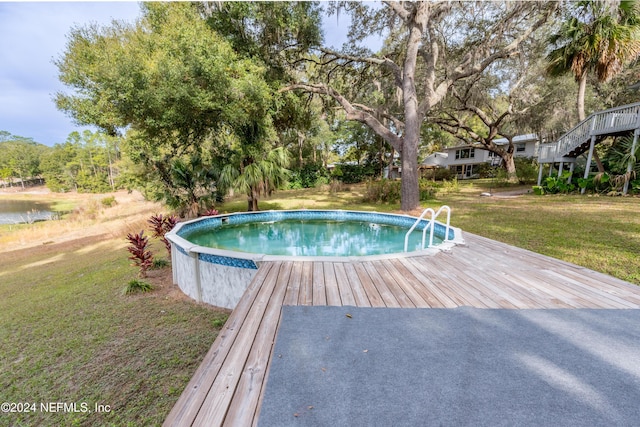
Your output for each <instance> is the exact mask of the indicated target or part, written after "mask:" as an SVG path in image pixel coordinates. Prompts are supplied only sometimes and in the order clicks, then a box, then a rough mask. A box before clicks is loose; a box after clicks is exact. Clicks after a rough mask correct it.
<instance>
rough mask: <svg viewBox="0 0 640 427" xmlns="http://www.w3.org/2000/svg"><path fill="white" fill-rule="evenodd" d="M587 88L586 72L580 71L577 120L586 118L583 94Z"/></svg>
mask: <svg viewBox="0 0 640 427" xmlns="http://www.w3.org/2000/svg"><path fill="white" fill-rule="evenodd" d="M586 90H587V72H586V71H585V72H583V73H582V77H581V78H580V85H579V86H578V101H577V105H578V121H579V122H581V121H583V120H584V119H585V118H586V115H585V113H584V94H585V91H586Z"/></svg>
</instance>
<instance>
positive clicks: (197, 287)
mask: <svg viewBox="0 0 640 427" xmlns="http://www.w3.org/2000/svg"><path fill="white" fill-rule="evenodd" d="M447 209H448V208H447ZM431 213H435V212H433V211H432V212H431ZM410 230H412V231H411V233H408V232H409V231H410ZM423 231H424V232H423ZM431 232H432V233H433V237H432V238H431ZM166 237H167V239H168V240H169V241H170V242H171V246H172V269H173V279H174V283H176V284H178V285H179V286H180V288H181V289H182V290H183V291H184V292H185V293H186V294H188V295H189V296H191V297H193V298H195V299H196V300H198V301H203V302H207V303H209V304H213V305H217V306H221V307H228V308H233V307H235V304H236V303H237V301H238V300H239V299H240V297H241V296H242V293H243V292H244V290H245V289H246V287H247V286H248V284H249V282H250V281H251V279H252V278H253V276H254V274H255V271H256V270H257V268H258V265H259V263H260V262H262V261H275V260H296V261H304V260H308V261H317V260H323V261H332V262H349V261H357V260H374V259H379V258H393V257H400V256H415V255H424V254H428V253H435V252H438V251H439V250H441V249H448V248H450V247H451V246H453V245H455V244H456V243H461V242H462V238H461V233H460V230H459V229H457V228H454V227H449V226H448V225H446V224H442V223H440V222H437V221H435V220H434V221H433V227H431V223H430V220H429V219H420V220H418V219H417V218H415V217H412V216H408V215H396V214H384V213H377V212H360V211H340V210H338V211H325V210H294V211H264V212H251V213H237V214H225V215H216V216H212V217H202V218H198V219H195V220H192V221H187V222H183V223H180V224H178V225H177V226H176V227H175V228H174V229H173V230H171V232H169V233H167V235H166ZM430 243H431V245H430ZM429 246H431V247H429ZM405 247H406V250H405Z"/></svg>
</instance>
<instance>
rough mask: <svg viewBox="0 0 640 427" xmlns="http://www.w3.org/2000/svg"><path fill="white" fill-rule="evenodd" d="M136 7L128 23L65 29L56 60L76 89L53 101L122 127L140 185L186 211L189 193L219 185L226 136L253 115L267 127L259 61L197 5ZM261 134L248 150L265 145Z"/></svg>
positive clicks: (268, 104) (83, 117)
mask: <svg viewBox="0 0 640 427" xmlns="http://www.w3.org/2000/svg"><path fill="white" fill-rule="evenodd" d="M142 12H143V16H142V18H141V19H140V20H139V21H138V22H136V23H135V24H134V25H125V24H123V23H117V22H116V23H113V24H112V26H110V27H105V28H99V27H96V26H88V27H84V28H75V29H74V30H73V31H72V32H71V35H70V36H69V42H68V44H67V50H66V52H65V54H64V55H63V56H62V58H60V59H59V60H58V61H56V65H57V66H58V68H59V70H60V79H61V80H62V82H63V83H65V84H66V85H68V86H70V87H72V88H74V89H75V90H76V92H75V93H74V94H71V95H68V94H64V93H58V94H57V95H56V103H57V105H58V108H60V109H62V110H63V111H65V112H67V113H69V114H70V115H71V116H72V117H74V118H75V119H76V121H78V122H79V123H82V124H93V125H96V126H99V127H100V128H102V129H104V130H105V131H107V132H108V133H111V134H118V133H123V132H125V131H126V132H127V141H126V144H124V145H123V151H124V152H126V153H127V155H128V156H129V157H131V159H132V160H133V161H134V162H135V163H137V164H140V165H143V166H144V168H143V170H142V171H141V172H142V173H143V174H144V176H143V177H140V181H144V182H145V183H146V185H147V187H146V193H147V194H149V195H151V196H152V197H154V198H157V199H164V200H165V201H167V202H169V203H171V204H173V205H174V206H175V207H176V208H178V209H180V210H181V211H183V212H188V211H189V210H191V211H193V207H194V203H196V202H197V204H198V205H200V206H202V205H203V202H204V201H203V200H197V201H196V200H194V198H197V199H200V198H201V197H204V196H205V195H207V194H208V195H209V196H211V194H212V193H213V194H214V195H220V194H224V190H225V189H224V188H223V187H222V186H221V185H220V183H219V182H217V181H216V179H217V177H219V172H216V171H221V170H222V166H223V165H225V164H227V163H228V162H227V158H228V157H230V156H231V155H232V151H233V150H232V149H231V148H230V147H229V146H228V145H226V142H227V141H228V138H229V137H230V136H234V135H236V134H238V135H241V137H239V138H238V140H239V141H241V143H248V141H247V139H246V138H243V137H242V135H243V133H244V131H245V130H246V129H250V128H252V127H253V126H254V125H256V124H259V125H260V126H262V127H263V128H264V132H265V134H271V132H272V131H271V130H270V128H271V127H272V122H271V119H270V117H269V116H270V114H271V111H272V106H273V96H272V91H271V90H270V88H269V86H268V84H267V83H266V82H265V79H264V77H263V76H264V74H265V68H264V67H262V66H261V64H260V63H259V62H257V61H254V60H252V59H250V58H246V57H240V56H239V55H238V54H236V53H235V52H234V51H233V49H232V46H231V45H230V44H229V42H227V41H226V40H225V39H224V38H223V37H222V36H221V35H219V34H217V33H216V32H214V31H212V30H211V28H210V27H209V26H208V25H207V23H206V22H205V20H204V19H203V18H202V16H201V15H200V14H199V13H198V11H197V10H196V6H195V5H192V4H189V3H145V4H143V6H142ZM236 136H237V135H236ZM266 141H269V142H271V141H272V140H271V139H263V138H261V139H260V141H259V143H261V144H263V145H261V146H260V147H261V150H262V151H261V152H260V153H259V154H256V157H258V158H259V157H263V156H264V155H265V153H266V151H268V148H272V147H266V146H265V145H264V143H265V142H266ZM251 143H252V144H254V146H255V144H257V143H258V141H252V142H251ZM265 148H267V149H265ZM204 171H211V173H204ZM176 205H178V206H176ZM192 213H193V212H192Z"/></svg>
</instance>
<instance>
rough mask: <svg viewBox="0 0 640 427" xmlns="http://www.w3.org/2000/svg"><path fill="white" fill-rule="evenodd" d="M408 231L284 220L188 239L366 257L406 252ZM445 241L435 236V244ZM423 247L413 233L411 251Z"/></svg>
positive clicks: (265, 250)
mask: <svg viewBox="0 0 640 427" xmlns="http://www.w3.org/2000/svg"><path fill="white" fill-rule="evenodd" d="M407 231H408V228H407V227H402V226H397V225H390V224H380V223H374V222H367V221H355V220H327V219H283V220H274V221H260V222H247V223H241V224H222V225H219V226H217V227H213V228H208V229H207V228H205V229H198V230H194V231H192V232H189V233H187V234H186V235H185V236H184V237H185V238H186V239H187V240H188V241H190V242H192V243H195V244H197V245H200V246H205V247H210V248H217V249H226V250H230V251H239V252H251V253H261V254H267V255H289V256H365V255H380V254H391V253H398V252H403V251H404V238H405V234H406V233H407ZM427 240H428V234H427ZM441 241H442V240H441V239H439V238H437V237H436V236H434V244H438V243H440V242H441ZM421 244H422V231H420V230H415V231H413V232H412V233H411V235H410V237H409V246H408V250H409V251H415V250H419V249H420V248H421Z"/></svg>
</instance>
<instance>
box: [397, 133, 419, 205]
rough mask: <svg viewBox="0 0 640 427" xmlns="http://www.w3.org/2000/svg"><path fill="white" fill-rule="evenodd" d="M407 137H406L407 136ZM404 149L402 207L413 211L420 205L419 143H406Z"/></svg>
mask: <svg viewBox="0 0 640 427" xmlns="http://www.w3.org/2000/svg"><path fill="white" fill-rule="evenodd" d="M405 138H406V137H405ZM403 146H404V149H403V150H402V181H401V182H402V184H401V190H402V198H401V203H400V209H402V210H403V211H405V212H408V211H412V210H414V209H416V208H417V207H418V206H420V193H419V190H418V150H417V147H418V144H417V142H416V143H406V142H405V143H404V144H403Z"/></svg>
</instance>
